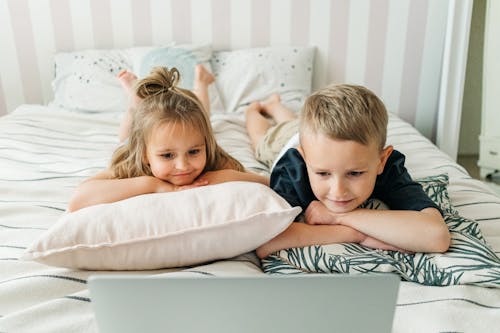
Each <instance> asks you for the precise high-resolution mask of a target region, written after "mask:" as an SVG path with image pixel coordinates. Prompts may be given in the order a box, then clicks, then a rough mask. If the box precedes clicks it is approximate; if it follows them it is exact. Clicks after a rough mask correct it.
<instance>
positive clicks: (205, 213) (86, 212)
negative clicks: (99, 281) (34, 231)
mask: <svg viewBox="0 0 500 333" xmlns="http://www.w3.org/2000/svg"><path fill="white" fill-rule="evenodd" d="M248 193H252V195H251V196H249V195H248ZM298 211H300V208H298V207H295V208H292V207H290V205H288V203H287V202H286V201H285V200H283V199H282V198H281V197H279V196H278V195H277V194H275V193H274V192H273V191H272V190H271V189H270V188H269V187H267V186H265V185H261V184H258V183H251V182H228V183H223V184H218V185H210V186H203V187H198V188H195V189H191V190H185V191H179V192H171V193H159V194H146V195H140V196H136V197H132V198H129V199H126V200H122V201H118V202H115V203H110V204H101V205H96V206H91V207H87V208H83V209H80V210H78V211H76V212H73V213H68V214H65V215H63V216H62V217H61V218H60V219H59V221H58V222H57V223H55V224H54V225H53V226H52V227H51V228H50V229H49V230H48V231H47V232H46V233H44V234H43V235H42V236H41V237H40V238H39V239H38V240H37V241H35V242H34V243H33V244H32V245H31V246H30V247H29V248H28V249H27V250H26V252H25V254H24V256H23V259H25V260H36V261H38V262H41V263H45V264H47V265H53V266H62V267H70V268H79V269H92V270H145V269H159V268H166V267H180V266H186V265H194V264H200V263H202V262H206V261H210V260H216V259H223V258H230V257H233V256H236V255H239V254H243V253H245V252H248V251H252V250H254V249H255V248H257V247H258V246H260V245H261V244H263V243H265V242H267V241H268V240H270V239H271V238H273V237H274V236H276V235H277V234H279V233H280V232H282V231H283V230H284V229H285V228H286V227H287V226H288V225H289V224H290V223H291V222H292V221H293V217H294V216H295V215H296V214H297V213H298Z"/></svg>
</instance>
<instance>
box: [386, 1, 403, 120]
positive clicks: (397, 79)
mask: <svg viewBox="0 0 500 333" xmlns="http://www.w3.org/2000/svg"><path fill="white" fill-rule="evenodd" d="M409 7H410V0H392V1H391V2H390V3H389V17H388V20H389V21H388V25H387V40H388V41H390V42H388V43H386V45H385V61H384V80H383V83H382V100H383V101H384V103H385V106H386V107H387V109H388V110H389V111H392V112H394V113H396V114H398V113H399V103H400V101H399V98H400V93H401V79H402V73H403V62H404V50H405V45H406V30H407V22H408V14H409Z"/></svg>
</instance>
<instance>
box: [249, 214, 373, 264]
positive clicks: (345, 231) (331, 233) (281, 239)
mask: <svg viewBox="0 0 500 333" xmlns="http://www.w3.org/2000/svg"><path fill="white" fill-rule="evenodd" d="M365 238H366V236H365V235H363V234H362V233H361V232H359V231H357V230H355V229H353V228H350V227H346V226H342V225H309V224H305V223H300V222H293V223H292V224H291V225H290V226H289V227H288V228H287V229H286V230H285V231H283V232H282V233H281V234H279V235H278V236H276V237H274V238H273V239H271V240H270V241H269V242H267V243H265V244H263V245H261V246H260V247H258V248H257V250H256V252H257V256H258V257H259V258H264V257H267V256H268V255H270V254H271V253H274V252H277V251H280V250H284V249H289V248H294V247H305V246H311V245H325V244H333V243H361V242H363V241H364V240H365Z"/></svg>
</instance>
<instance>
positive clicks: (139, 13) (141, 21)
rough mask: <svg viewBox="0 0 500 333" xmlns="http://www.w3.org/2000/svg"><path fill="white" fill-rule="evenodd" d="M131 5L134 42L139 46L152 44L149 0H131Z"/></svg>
mask: <svg viewBox="0 0 500 333" xmlns="http://www.w3.org/2000/svg"><path fill="white" fill-rule="evenodd" d="M131 7H132V28H133V29H132V31H133V34H134V44H135V45H139V46H143V45H152V44H153V39H152V37H153V35H152V31H153V28H152V25H151V21H152V17H151V2H150V1H143V0H132V3H131Z"/></svg>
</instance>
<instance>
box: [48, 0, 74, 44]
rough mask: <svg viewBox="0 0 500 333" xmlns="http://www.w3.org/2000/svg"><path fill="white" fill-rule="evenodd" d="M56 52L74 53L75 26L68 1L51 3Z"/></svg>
mask: <svg viewBox="0 0 500 333" xmlns="http://www.w3.org/2000/svg"><path fill="white" fill-rule="evenodd" d="M50 11H51V14H52V25H53V26H54V40H55V46H56V51H74V50H75V45H74V43H73V26H72V25H71V19H72V18H71V10H70V7H69V1H68V0H52V1H50Z"/></svg>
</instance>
